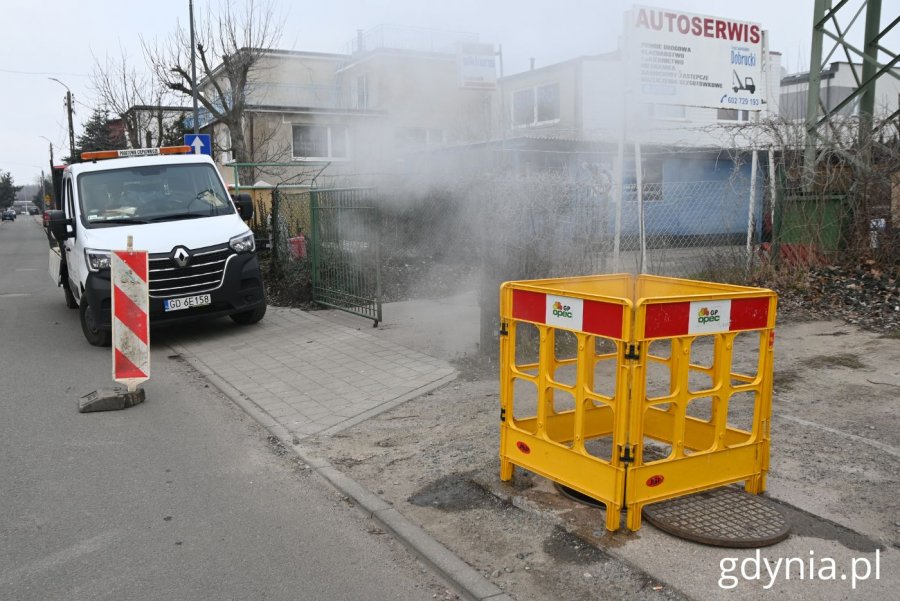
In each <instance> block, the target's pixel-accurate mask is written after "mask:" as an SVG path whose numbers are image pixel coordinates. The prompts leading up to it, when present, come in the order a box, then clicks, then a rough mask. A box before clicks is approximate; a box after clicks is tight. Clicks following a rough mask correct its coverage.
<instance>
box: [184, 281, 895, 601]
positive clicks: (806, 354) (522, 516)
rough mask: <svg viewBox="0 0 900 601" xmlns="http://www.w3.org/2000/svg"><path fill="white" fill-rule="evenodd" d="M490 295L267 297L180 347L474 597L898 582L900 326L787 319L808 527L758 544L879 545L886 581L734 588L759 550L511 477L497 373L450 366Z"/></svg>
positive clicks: (808, 551)
mask: <svg viewBox="0 0 900 601" xmlns="http://www.w3.org/2000/svg"><path fill="white" fill-rule="evenodd" d="M477 311H478V308H477V305H476V304H475V301H474V297H472V296H466V295H461V296H460V297H458V298H455V299H447V300H444V301H441V302H432V301H426V302H416V303H402V304H401V303H398V304H397V305H396V306H388V307H386V309H385V321H386V323H385V324H384V326H383V327H379V328H378V329H372V328H371V324H370V323H369V322H367V321H365V320H363V319H360V318H356V317H353V316H348V315H346V314H341V313H338V312H316V313H304V312H301V311H296V310H291V309H278V308H271V309H270V313H269V314H268V315H267V317H266V319H265V320H263V322H262V323H261V324H259V326H257V327H254V328H232V327H230V324H222V323H219V324H210V325H209V326H204V327H203V328H202V329H200V328H198V329H197V330H195V331H192V332H190V333H189V334H188V335H187V336H181V337H180V338H179V340H178V343H177V344H171V346H172V348H173V349H175V350H176V352H178V353H180V354H181V355H182V356H184V357H185V358H186V359H187V360H188V361H189V362H191V363H192V364H193V365H194V366H195V367H196V368H197V369H198V370H200V371H201V372H202V373H204V374H205V375H207V376H208V377H209V378H210V379H211V380H212V381H213V382H214V383H215V384H216V385H217V386H218V387H219V388H221V389H222V390H223V391H225V392H226V393H227V394H229V396H231V398H232V399H234V400H235V401H236V402H237V403H238V404H239V405H241V406H242V407H244V408H245V409H246V410H247V411H248V413H250V414H251V415H253V416H254V417H255V418H256V419H258V420H259V421H260V422H261V423H262V424H263V425H264V426H266V427H268V428H269V429H270V431H272V432H273V433H276V434H278V435H279V436H280V438H281V439H282V440H283V441H288V443H290V442H295V443H299V444H295V446H294V448H295V450H298V452H299V454H300V455H301V457H302V458H303V459H304V460H305V461H306V462H307V463H308V464H309V465H311V466H312V467H313V468H315V469H317V470H318V471H319V473H320V474H321V475H323V476H324V477H325V478H326V479H328V480H329V481H330V482H332V483H333V484H334V485H335V486H336V487H337V488H338V489H339V490H341V491H342V492H343V493H344V494H346V495H347V496H348V497H350V498H351V499H353V500H355V501H356V502H357V503H358V504H359V505H360V506H361V507H362V508H363V509H364V510H365V511H367V512H369V513H371V514H372V515H373V517H375V518H376V519H378V520H380V521H381V523H382V524H383V525H384V526H385V529H386V530H389V531H391V532H393V533H394V534H395V535H397V536H398V538H399V539H400V540H402V541H404V542H405V543H406V544H408V545H409V546H411V547H412V548H413V549H415V550H417V551H418V552H419V553H420V555H422V556H423V557H424V558H425V559H426V561H428V562H430V563H431V564H432V565H433V566H435V567H436V568H437V570H438V571H439V572H441V573H442V574H444V575H445V577H447V578H448V579H449V580H450V581H451V582H453V583H454V584H455V585H456V586H457V587H458V588H460V589H461V590H463V591H464V592H465V594H466V596H468V597H469V598H475V599H495V600H500V599H509V598H515V599H518V600H519V601H529V600H531V601H538V600H546V599H557V598H567V599H570V600H581V599H585V600H587V599H596V598H605V599H635V598H637V599H670V600H674V599H679V600H680V599H692V598H693V599H719V598H722V599H746V600H748V601H749V600H751V599H757V598H768V597H769V596H772V598H776V597H778V598H785V599H798V600H799V599H806V598H811V597H816V598H819V599H822V600H826V599H842V598H847V597H848V596H852V597H853V598H855V599H867V600H868V599H871V600H875V599H882V598H888V597H889V596H890V593H889V591H890V590H892V588H896V587H900V571H898V570H897V567H898V563H900V561H898V556H900V553H898V551H897V548H898V543H900V522H897V521H896V520H897V517H896V516H897V515H898V512H897V502H896V500H895V499H896V494H897V492H898V491H897V486H896V477H895V474H896V471H897V469H898V467H900V466H898V458H900V453H898V450H897V449H898V446H900V445H898V434H897V432H898V431H900V428H897V427H896V426H897V425H898V423H897V422H898V414H900V411H898V409H900V407H898V401H897V395H896V394H895V390H896V387H897V386H900V372H898V368H897V365H900V343H898V341H897V340H895V339H890V338H884V337H879V336H878V335H877V334H873V333H871V332H863V331H861V330H858V329H855V328H853V327H852V326H846V325H844V324H839V323H836V322H813V323H807V324H790V325H786V326H779V334H778V336H779V337H778V341H779V342H778V347H777V349H776V353H777V355H778V361H777V363H776V402H775V416H774V419H775V421H774V426H773V451H772V471H771V473H770V480H769V495H770V496H771V497H773V498H775V499H778V500H780V501H781V502H783V503H785V504H788V505H786V507H787V508H788V511H789V513H790V516H791V521H792V523H794V532H793V534H792V536H791V537H790V538H789V539H788V540H787V541H784V542H782V543H779V544H778V545H775V546H773V547H769V548H767V549H763V550H762V556H763V557H768V558H771V559H772V561H775V560H776V559H777V558H789V557H796V558H800V559H801V560H806V561H807V565H809V564H808V562H809V559H810V557H815V558H816V559H817V560H818V559H819V558H829V557H831V558H834V559H835V561H836V562H838V566H837V567H838V570H839V574H840V572H849V566H850V565H851V562H852V560H853V558H855V557H866V558H869V559H872V558H873V557H874V552H875V550H878V552H879V554H880V555H879V559H880V574H879V579H878V580H877V581H876V580H875V579H874V575H873V577H872V578H870V579H869V580H868V581H866V582H862V583H860V585H859V589H858V590H853V589H851V588H850V581H849V580H847V581H841V580H840V576H839V577H838V580H837V581H823V580H821V579H820V580H816V581H811V580H810V579H809V578H806V579H798V578H797V574H796V572H795V574H794V578H793V579H789V580H786V579H784V576H783V575H782V576H781V577H779V578H777V579H775V582H774V585H773V586H772V587H771V588H765V585H766V583H767V581H768V579H767V578H764V579H762V580H758V581H747V580H740V582H739V584H738V585H737V587H736V588H735V589H734V590H723V589H722V588H721V585H720V583H719V580H720V578H721V577H722V566H721V563H720V562H721V561H722V560H723V559H724V558H728V557H734V558H740V559H743V558H747V557H752V556H753V551H752V550H743V551H738V550H729V549H718V548H713V547H706V546H703V545H698V544H694V543H689V542H686V541H682V540H680V539H676V538H673V537H670V536H668V535H665V534H663V533H661V532H659V531H657V530H655V529H654V528H653V527H652V526H650V525H649V524H645V525H644V527H643V528H642V529H641V531H639V532H637V533H629V532H627V531H625V530H620V531H619V532H617V533H615V534H612V535H611V534H609V533H606V532H605V530H603V526H602V525H603V519H602V513H601V511H600V510H597V509H593V508H586V507H584V506H580V505H578V504H576V503H574V502H572V501H569V500H568V499H565V498H563V497H561V496H560V495H559V494H558V493H557V492H556V491H555V490H554V489H553V487H552V486H551V485H550V484H549V483H548V482H546V481H544V480H543V479H540V478H535V477H533V476H530V475H528V474H523V473H521V472H519V473H518V474H517V477H516V481H515V483H514V484H513V485H512V486H510V485H507V484H502V483H500V482H499V479H498V477H497V455H496V453H497V446H496V445H497V440H496V435H497V422H496V415H497V407H498V398H497V381H496V378H492V379H489V380H488V379H486V380H481V381H467V380H466V379H465V378H462V379H456V380H455V381H454V378H455V376H456V373H455V371H454V369H453V368H452V367H451V366H450V365H449V364H448V363H447V361H446V360H449V359H452V358H455V357H458V356H460V355H461V354H465V353H471V352H472V351H473V350H474V349H475V344H476V342H477V332H478V328H477V323H478V313H477ZM223 325H224V327H223ZM410 348H414V349H416V350H410ZM430 355H434V356H438V357H441V358H434V357H433V356H430ZM385 374H390V377H383V376H384V375H385ZM370 384H371V386H370ZM313 391H314V392H313ZM411 399H415V401H413V402H409V403H407V402H405V401H409V400H411ZM338 410H339V411H338ZM890 482H894V484H893V485H891V484H890ZM486 491H489V492H486ZM499 499H502V500H503V501H500V500H499ZM792 507H793V508H798V509H793V508H792ZM437 540H439V541H441V542H440V543H438V542H436V541H437ZM448 549H449V550H448ZM460 557H461V558H463V559H464V560H465V561H462V560H461V559H459V558H460ZM816 565H817V568H819V567H821V565H822V564H821V563H819V564H816ZM763 570H765V568H763ZM845 575H846V574H845ZM738 578H739V579H740V574H738ZM504 593H508V594H509V596H506V595H505V594H504Z"/></svg>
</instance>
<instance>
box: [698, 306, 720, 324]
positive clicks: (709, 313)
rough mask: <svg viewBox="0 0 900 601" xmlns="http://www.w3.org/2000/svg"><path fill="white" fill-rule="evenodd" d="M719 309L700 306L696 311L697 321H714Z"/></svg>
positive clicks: (716, 318)
mask: <svg viewBox="0 0 900 601" xmlns="http://www.w3.org/2000/svg"><path fill="white" fill-rule="evenodd" d="M719 318H720V316H719V310H718V309H712V310H710V309H708V308H706V307H702V308H701V309H700V310H699V311H697V323H710V322H714V321H719Z"/></svg>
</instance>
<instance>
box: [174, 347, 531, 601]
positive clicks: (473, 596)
mask: <svg viewBox="0 0 900 601" xmlns="http://www.w3.org/2000/svg"><path fill="white" fill-rule="evenodd" d="M168 347H169V348H170V349H171V350H172V352H174V353H177V354H178V355H180V356H181V358H183V359H184V360H185V361H186V362H187V364H188V365H190V366H191V367H192V368H193V369H194V370H196V371H197V372H198V373H200V374H201V375H202V376H203V377H204V378H206V379H207V380H209V382H210V383H211V384H212V385H213V386H215V387H216V388H217V389H218V390H219V392H221V393H222V394H224V395H225V396H226V397H228V399H229V400H231V401H232V402H233V403H234V404H235V405H237V406H238V407H240V408H241V409H242V410H243V411H244V412H245V413H246V414H247V415H248V416H250V417H251V418H252V419H253V420H255V421H256V422H257V423H258V424H259V425H260V426H262V427H263V428H265V429H266V430H267V431H268V432H269V434H271V435H272V436H274V437H276V438H277V439H278V440H279V441H280V442H281V444H282V446H283V447H284V448H285V449H288V450H290V451H291V452H293V453H294V454H295V455H296V456H297V457H298V458H299V459H300V460H301V461H303V462H304V463H305V464H307V465H308V466H309V467H310V469H312V470H313V471H314V472H316V473H317V474H318V475H319V476H321V477H322V478H324V479H325V481H327V482H328V483H329V484H330V485H331V486H333V487H334V488H335V489H336V490H337V491H338V492H340V493H341V494H343V495H344V496H346V497H348V498H349V499H351V500H352V501H353V502H354V503H355V504H356V505H357V506H358V507H359V508H360V509H361V510H362V512H363V513H364V514H365V515H366V516H367V517H371V518H372V519H373V520H375V521H376V522H377V523H378V524H379V525H380V526H382V527H383V528H384V529H385V531H387V532H390V533H391V534H392V535H393V536H394V538H396V539H397V540H399V541H400V542H402V543H403V544H404V545H405V546H406V547H407V548H408V549H409V550H411V551H412V552H413V553H415V554H416V555H417V556H418V557H419V558H420V559H421V560H422V561H423V562H424V563H426V564H427V565H428V566H429V567H431V568H432V569H433V570H434V571H435V572H436V573H437V574H438V575H440V576H441V577H442V578H443V579H444V580H446V581H447V582H448V583H449V584H450V585H451V586H452V587H453V588H454V589H456V591H457V592H458V593H460V594H461V595H462V596H463V597H464V598H466V599H469V600H470V601H514V599H513V597H511V596H510V595H509V594H507V593H505V592H503V590H502V589H500V588H499V587H498V586H497V585H495V584H494V583H493V582H491V581H490V580H488V579H487V578H485V577H484V576H483V575H481V573H480V572H478V571H477V570H476V569H475V568H473V567H472V566H470V565H469V564H467V563H466V562H464V561H463V560H462V559H460V558H459V557H457V556H456V554H454V553H453V552H452V551H450V549H448V548H447V547H445V546H444V545H443V544H441V543H440V542H438V541H437V540H436V539H434V538H433V537H432V536H431V535H429V534H428V533H427V532H425V530H423V529H422V528H421V527H419V526H417V525H416V524H414V523H413V522H411V521H410V520H409V519H407V518H406V517H405V516H403V514H401V513H400V512H399V511H397V510H396V509H394V508H393V507H392V506H391V505H389V504H388V503H387V502H386V501H384V499H382V498H381V497H379V496H378V495H376V494H375V493H373V492H371V491H370V490H368V489H367V488H365V487H364V486H362V485H361V484H360V483H359V482H357V481H356V480H354V479H353V478H351V477H349V476H347V475H346V474H344V473H343V472H341V471H340V470H338V469H337V468H335V467H334V466H333V465H332V464H331V463H330V462H329V461H328V460H326V459H323V458H321V457H318V456H316V455H315V454H313V453H312V452H311V451H310V449H308V448H306V447H304V446H303V445H301V444H300V443H299V442H298V443H296V444H295V443H294V440H295V438H294V436H293V435H292V434H291V432H290V431H289V430H288V429H287V428H285V427H284V426H283V425H281V424H280V423H278V421H277V420H276V419H275V418H273V417H272V416H271V415H269V414H268V413H266V412H265V411H264V410H263V409H261V408H260V407H259V406H258V405H257V404H256V403H254V402H253V401H252V400H250V398H249V397H247V396H246V395H244V394H243V393H241V392H240V391H239V390H238V389H237V388H235V387H234V386H232V385H231V384H229V383H228V382H226V381H225V380H224V379H223V378H221V377H220V376H219V375H218V374H217V373H216V372H215V371H213V370H212V369H211V368H210V367H209V366H207V365H206V364H205V363H203V362H202V361H200V360H199V359H197V358H196V357H195V356H194V355H192V354H190V353H189V352H188V351H187V350H186V349H185V348H184V347H182V346H180V345H177V344H169V345H168ZM455 378H456V374H451V375H450V376H445V377H443V378H441V379H439V380H436V381H435V382H432V383H431V384H428V385H425V386H423V387H421V388H418V389H416V390H414V391H412V392H411V393H407V394H405V395H403V396H400V397H398V398H396V399H393V400H392V401H389V402H388V403H387V404H386V406H385V405H382V406H380V407H379V408H378V410H379V411H378V412H381V411H384V410H385V409H386V408H391V407H394V406H396V405H399V404H401V403H404V402H406V401H408V400H410V399H413V398H416V397H418V396H421V395H422V394H425V393H426V392H428V391H429V390H433V389H435V388H438V387H440V386H443V385H444V384H446V383H448V382H451V381H452V380H454V379H455ZM375 413H376V412H375V411H374V410H371V411H368V412H366V413H363V414H361V415H360V416H357V417H355V418H352V419H353V420H354V421H353V422H352V423H342V424H340V426H342V427H341V428H339V429H341V430H342V429H344V428H349V427H351V426H353V425H356V424H358V423H360V422H362V421H364V420H365V419H366V418H368V417H370V416H371V415H374V414H375ZM357 418H359V419H357ZM332 429H334V428H332ZM332 429H329V430H326V431H325V432H323V433H322V434H330V433H332V431H331V430H332Z"/></svg>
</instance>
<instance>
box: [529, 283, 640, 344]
mask: <svg viewBox="0 0 900 601" xmlns="http://www.w3.org/2000/svg"><path fill="white" fill-rule="evenodd" d="M624 311H625V305H619V304H616V303H607V302H603V301H595V300H590V299H582V298H575V297H571V296H560V295H556V294H545V293H543V292H532V291H531V290H518V289H513V298H512V316H513V319H520V320H522V321H530V322H533V323H540V324H546V325H548V326H553V327H555V328H561V329H564V330H574V331H576V332H587V333H589V334H597V335H599V336H606V337H607V338H616V339H619V340H621V339H622V330H623V322H624Z"/></svg>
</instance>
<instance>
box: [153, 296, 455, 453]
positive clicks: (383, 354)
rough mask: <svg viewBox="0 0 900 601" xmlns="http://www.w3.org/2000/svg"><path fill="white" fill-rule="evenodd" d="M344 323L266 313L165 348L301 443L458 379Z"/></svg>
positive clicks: (438, 364)
mask: <svg viewBox="0 0 900 601" xmlns="http://www.w3.org/2000/svg"><path fill="white" fill-rule="evenodd" d="M329 313H331V312H329ZM348 317H350V318H352V320H354V321H351V322H349V323H350V324H351V325H346V324H344V323H338V320H335V319H326V318H324V317H323V316H320V315H318V314H316V313H310V312H306V311H301V310H299V309H291V308H284V307H270V308H269V311H268V313H267V314H266V318H265V319H264V320H263V321H262V322H260V323H259V324H257V325H255V326H253V327H248V328H235V327H227V328H215V327H205V328H202V331H200V330H199V329H198V330H195V331H192V332H191V333H189V334H188V335H185V336H182V337H179V338H178V339H177V340H171V341H167V342H168V344H169V345H170V346H171V347H172V348H173V349H174V350H175V351H176V352H178V353H180V354H181V355H182V356H183V357H184V358H185V359H187V360H188V361H189V362H191V363H192V364H195V366H197V367H198V369H200V371H201V372H204V373H212V374H215V375H217V376H219V377H220V378H222V379H223V380H224V381H226V382H227V383H228V384H229V385H230V386H232V387H233V388H234V389H235V390H236V391H237V392H238V393H239V394H240V395H241V396H242V397H244V398H246V399H248V400H249V401H250V402H252V403H253V404H255V405H256V406H257V407H258V408H259V410H260V411H261V412H262V413H264V414H265V415H267V416H268V418H270V420H271V421H273V422H275V423H278V424H280V425H282V426H283V427H284V428H286V429H287V431H288V432H290V433H291V434H292V435H294V436H298V437H300V438H304V437H307V436H310V435H314V434H321V433H325V432H327V433H336V432H339V431H341V430H342V429H344V428H346V427H349V426H351V425H354V424H356V423H359V421H360V420H362V419H366V418H368V417H371V416H373V415H377V414H378V413H380V412H381V411H385V410H387V409H390V408H391V407H393V406H395V405H396V404H397V403H400V402H405V401H407V400H409V399H411V398H415V397H416V396H419V395H421V394H424V393H426V392H428V391H429V390H430V389H432V388H434V387H437V386H441V385H442V384H444V383H446V382H447V381H449V380H450V379H453V378H454V377H455V376H456V370H455V369H454V368H453V366H451V365H450V364H449V363H447V362H446V361H444V360H441V359H435V358H434V357H430V356H428V355H425V354H423V353H421V352H418V351H412V350H410V349H408V348H404V347H403V346H401V345H400V344H398V343H396V342H394V341H391V340H386V339H379V338H378V337H377V336H376V335H374V334H373V328H370V327H366V328H363V327H362V325H364V324H365V323H366V322H365V321H364V320H362V319H361V318H358V317H353V316H348ZM229 325H230V324H229ZM352 326H357V327H352ZM267 421H269V420H267Z"/></svg>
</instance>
